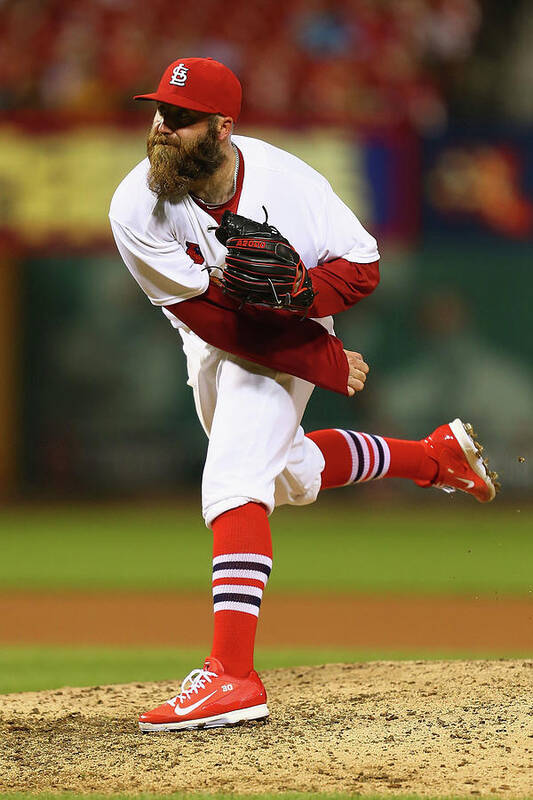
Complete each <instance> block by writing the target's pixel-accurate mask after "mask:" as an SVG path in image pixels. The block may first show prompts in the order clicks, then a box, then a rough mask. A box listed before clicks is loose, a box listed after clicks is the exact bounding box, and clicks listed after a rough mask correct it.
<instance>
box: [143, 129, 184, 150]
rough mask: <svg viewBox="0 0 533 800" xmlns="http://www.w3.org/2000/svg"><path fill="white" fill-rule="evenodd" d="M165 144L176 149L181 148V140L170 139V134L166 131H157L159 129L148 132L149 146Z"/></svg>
mask: <svg viewBox="0 0 533 800" xmlns="http://www.w3.org/2000/svg"><path fill="white" fill-rule="evenodd" d="M159 145H164V146H165V147H174V148H175V149H176V150H181V141H180V140H179V139H178V141H177V142H176V141H169V138H168V136H165V134H164V133H157V131H150V133H149V134H148V146H149V147H157V146H159Z"/></svg>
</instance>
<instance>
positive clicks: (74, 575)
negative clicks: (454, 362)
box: [0, 490, 533, 594]
mask: <svg viewBox="0 0 533 800" xmlns="http://www.w3.org/2000/svg"><path fill="white" fill-rule="evenodd" d="M345 491H346V492H348V491H349V490H345ZM338 495H339V496H340V492H339V493H338ZM352 496H353V506H352V505H351V504H350V505H349V506H347V505H343V506H342V507H340V506H338V505H335V504H334V503H332V502H331V501H330V500H329V498H327V499H328V502H324V501H321V502H320V503H318V504H315V505H313V506H308V507H302V508H281V509H279V510H278V511H276V512H275V514H274V515H273V517H272V518H271V519H272V530H273V540H274V559H275V561H274V570H273V574H272V579H271V583H270V591H276V590H278V589H279V590H283V591H295V592H296V591H301V590H310V591H354V592H372V593H382V592H400V593H426V592H430V593H452V594H453V593H455V594H458V593H484V594H496V593H507V594H526V593H531V592H532V591H533V573H532V571H531V563H533V535H532V534H533V524H532V519H531V516H532V515H531V512H530V510H529V509H523V510H521V511H520V510H519V509H515V508H507V507H505V506H499V507H498V506H496V505H495V506H494V507H492V506H490V507H485V506H479V505H477V504H475V503H473V502H472V501H471V498H463V497H453V498H442V499H441V498H440V497H437V496H436V495H435V498H434V499H435V502H434V503H432V504H431V506H428V505H425V506H424V507H423V508H420V509H417V508H413V509H405V508H403V509H399V510H391V508H390V506H387V507H385V508H379V507H378V508H373V509H370V508H369V507H368V505H366V506H364V507H361V506H358V504H357V498H356V496H355V493H354V494H353V495H352ZM519 511H520V513H518V512H519ZM0 552H1V554H2V555H1V558H0V588H4V589H5V588H12V587H17V588H31V589H42V588H47V589H50V588H53V589H61V588H80V589H101V588H106V589H112V588H116V589H137V590H154V589H162V590H163V589H174V590H195V589H205V588H206V586H209V582H210V569H211V534H210V532H209V531H207V530H206V528H205V527H204V525H203V522H202V519H201V517H200V514H199V512H198V511H197V510H196V509H194V510H191V508H190V506H179V505H176V507H169V506H168V505H167V506H165V507H163V508H157V507H153V508H151V507H146V506H144V507H136V506H134V505H132V506H118V507H105V506H94V507H90V506H88V507H87V506H86V507H71V508H69V507H59V508H33V509H28V508H18V509H17V508H12V509H7V510H4V511H3V512H2V515H1V518H0Z"/></svg>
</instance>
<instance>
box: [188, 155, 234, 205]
mask: <svg viewBox="0 0 533 800" xmlns="http://www.w3.org/2000/svg"><path fill="white" fill-rule="evenodd" d="M231 146H232V147H233V152H234V153H235V171H234V173H233V189H232V192H231V197H234V195H235V192H236V191H237V175H238V174H239V166H240V161H241V159H240V156H239V150H238V149H237V147H236V146H235V145H234V144H233V142H232V143H231ZM193 197H194V195H193ZM231 197H230V198H229V200H226V203H229V201H230V200H231ZM200 199H201V198H200ZM202 202H203V203H204V204H205V205H206V206H207V208H216V207H217V206H220V205H222V203H206V202H205V200H203V201H202Z"/></svg>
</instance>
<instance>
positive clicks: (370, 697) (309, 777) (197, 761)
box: [0, 661, 533, 797]
mask: <svg viewBox="0 0 533 800" xmlns="http://www.w3.org/2000/svg"><path fill="white" fill-rule="evenodd" d="M263 678H264V682H265V685H266V688H267V692H268V695H269V700H268V703H269V707H270V713H271V717H270V721H269V722H268V723H266V724H265V723H249V724H248V725H246V726H242V727H236V728H219V729H213V730H208V731H205V730H204V731H185V732H173V733H157V734H144V735H143V734H141V733H140V732H139V730H138V728H137V721H136V718H137V714H138V713H139V711H141V710H146V709H149V708H151V707H153V706H155V705H158V704H159V703H160V702H162V701H163V700H164V699H166V698H168V697H170V696H172V695H173V694H176V691H177V688H178V682H176V683H170V682H165V683H157V684H156V683H147V684H127V685H116V686H96V687H93V688H87V689H61V690H59V691H48V692H26V693H24V694H17V695H14V694H13V695H5V696H4V697H3V698H2V703H1V716H0V728H1V731H0V735H1V737H2V743H3V745H4V746H3V747H2V748H1V755H0V791H23V790H24V791H28V790H29V791H32V792H38V791H47V792H54V791H57V792H62V791H65V790H70V791H80V792H105V793H113V792H127V793H131V794H136V793H139V792H157V793H164V794H166V793H170V792H178V791H179V792H206V791H207V792H224V793H227V794H229V793H234V792H235V793H255V792H265V791H271V792H272V791H274V792H282V791H304V792H346V793H351V794H355V793H359V794H365V793H368V794H375V793H380V794H403V793H405V794H421V795H424V794H427V795H432V796H438V795H455V796H467V795H489V794H490V795H495V794H496V795H499V796H509V797H526V796H527V795H528V794H529V795H530V794H531V787H532V786H533V704H532V686H533V661H433V662H426V661H415V662H413V661H411V662H393V661H384V662H372V663H368V664H326V665H323V666H320V667H301V668H297V669H283V670H272V671H270V672H265V673H264V674H263ZM6 745H7V746H6Z"/></svg>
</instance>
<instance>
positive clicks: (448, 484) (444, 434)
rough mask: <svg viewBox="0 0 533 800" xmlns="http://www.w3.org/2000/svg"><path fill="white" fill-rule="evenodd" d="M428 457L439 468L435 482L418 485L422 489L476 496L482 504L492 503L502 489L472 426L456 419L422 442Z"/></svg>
mask: <svg viewBox="0 0 533 800" xmlns="http://www.w3.org/2000/svg"><path fill="white" fill-rule="evenodd" d="M422 442H423V444H424V445H425V447H426V452H427V454H428V456H430V457H431V458H433V459H434V460H435V461H436V462H437V464H438V465H439V471H438V473H437V477H436V478H434V480H433V481H415V483H417V484H418V485H419V486H436V487H437V488H439V489H444V490H445V491H448V492H454V491H455V490H456V489H460V490H461V491H462V492H466V493H467V494H471V495H473V496H474V497H475V498H476V500H479V502H480V503H490V501H491V500H494V497H495V495H496V492H497V491H499V489H500V484H499V483H498V475H497V473H496V472H490V471H489V469H488V463H487V460H486V459H484V458H482V456H481V453H482V452H483V447H482V445H480V444H479V442H477V441H476V434H475V433H474V429H473V428H472V425H470V423H468V422H467V423H466V424H464V423H463V422H461V420H460V419H454V421H453V422H450V423H449V424H448V425H441V426H440V427H439V428H437V429H436V430H435V431H433V433H431V434H430V435H429V436H427V437H426V438H425V439H422Z"/></svg>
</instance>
